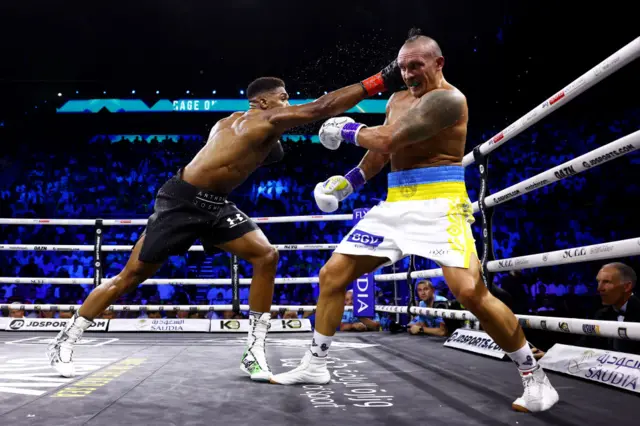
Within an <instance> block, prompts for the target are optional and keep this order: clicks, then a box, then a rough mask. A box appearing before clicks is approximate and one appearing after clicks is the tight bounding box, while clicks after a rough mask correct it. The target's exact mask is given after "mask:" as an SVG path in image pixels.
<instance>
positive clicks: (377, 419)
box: [0, 0, 640, 426]
mask: <svg viewBox="0 0 640 426" xmlns="http://www.w3.org/2000/svg"><path fill="white" fill-rule="evenodd" d="M632 10H635V9H634V8H632V2H622V1H609V2H605V3H598V4H593V5H589V4H587V3H586V2H585V1H582V2H574V1H569V2H563V1H553V2H552V1H538V2H529V1H487V2H479V1H458V2H444V1H441V2H436V1H431V0H423V1H418V0H405V1H401V2H392V1H368V2H361V1H352V2H348V1H342V2H333V1H329V2H320V3H317V4H313V3H311V2H294V1H268V2H267V1H259V0H236V1H186V0H185V1H168V0H158V1H155V2H151V1H144V2H142V1H140V2H108V3H102V2H99V3H94V2H82V3H81V2H78V3H75V2H44V1H33V2H26V1H22V2H19V1H4V2H2V3H1V4H0V35H1V37H2V42H1V47H0V49H1V56H0V93H1V95H2V97H1V100H0V147H1V149H0V170H1V173H0V330H2V331H0V424H7V425H33V424H38V425H40V424H55V425H84V424H87V425H103V424H104V425H107V424H109V425H114V424H131V423H133V422H136V423H137V424H144V425H210V424H224V423H229V424H264V425H272V424H280V423H284V422H301V423H304V424H313V425H320V424H322V425H327V424H335V425H343V424H353V425H361V424H367V425H374V424H375V425H378V424H379V425H383V424H384V425H387V424H394V425H397V426H400V425H409V424H416V423H424V424H429V425H445V424H446V425H487V426H488V425H492V426H493V425H550V424H552V425H563V426H564V425H584V426H586V425H589V426H590V425H602V424H612V423H615V424H617V425H637V424H638V419H637V409H636V408H637V403H638V396H640V342H639V341H640V325H638V324H637V323H638V322H640V300H638V298H637V296H636V294H637V287H636V280H637V278H636V277H637V276H636V273H637V272H638V271H640V261H639V258H638V255H639V254H640V226H639V225H638V213H637V212H638V211H639V209H640V207H638V206H637V205H634V204H633V203H634V202H636V201H637V200H639V199H640V156H638V154H637V152H636V150H637V149H638V148H640V133H639V131H640V102H639V99H640V88H639V87H640V77H639V76H640V61H639V60H638V59H637V58H638V56H640V38H639V36H640V31H639V28H640V26H639V25H638V21H637V14H636V13H634V12H632ZM413 27H416V28H420V29H421V30H422V32H423V34H425V35H428V36H430V37H432V38H433V39H435V40H436V41H437V42H438V43H439V45H440V47H441V49H442V54H443V56H444V58H445V65H444V69H443V73H444V76H445V78H446V79H447V81H448V82H449V83H451V84H453V85H454V86H455V87H457V88H458V89H459V90H460V91H461V92H463V93H464V94H465V96H466V98H467V101H468V106H469V123H468V133H467V141H466V148H465V154H466V157H465V161H464V163H463V164H464V165H465V167H466V168H465V183H466V187H467V191H468V194H469V198H470V201H472V202H477V201H478V200H479V198H482V200H483V203H480V204H478V203H476V204H474V209H475V210H474V215H475V219H476V221H475V223H474V224H473V225H472V230H473V235H474V238H475V242H476V247H477V250H478V255H479V257H480V258H481V259H482V261H483V266H484V270H485V272H486V274H485V279H486V280H487V286H488V287H489V288H490V290H491V292H492V293H493V294H495V295H496V296H497V297H498V298H500V299H501V300H502V301H503V302H505V303H506V304H507V305H508V306H509V307H510V308H511V310H512V311H513V312H514V313H515V314H516V315H517V317H518V319H519V322H520V325H521V326H522V328H523V330H524V332H525V336H526V338H527V341H528V342H529V343H530V345H531V346H532V347H533V353H534V354H536V358H538V363H539V364H540V365H541V366H542V367H543V368H544V369H545V371H546V372H547V375H548V377H549V380H550V381H551V383H552V384H553V385H554V386H555V388H556V390H557V391H558V393H559V395H560V401H559V402H558V403H557V404H556V405H555V406H554V407H553V408H551V409H550V410H548V411H545V412H542V413H536V414H532V413H519V412H516V411H514V410H512V409H511V406H510V404H511V402H512V401H513V400H514V399H515V398H517V397H518V396H519V395H521V392H522V381H521V379H520V376H519V374H518V372H517V369H516V368H515V367H514V363H513V362H511V361H510V359H509V357H508V356H507V354H506V353H505V351H503V350H502V349H501V348H500V347H499V346H498V345H497V344H496V343H495V342H494V341H493V340H492V339H491V337H489V335H488V334H487V333H485V332H484V331H483V328H482V326H480V324H479V321H478V320H477V318H476V317H475V316H474V315H473V314H472V313H471V312H469V311H468V310H465V309H466V308H465V306H464V305H463V304H461V303H459V301H457V300H456V297H455V295H454V294H453V293H452V292H451V291H450V290H449V288H448V286H447V283H446V282H445V280H444V278H443V276H442V272H441V270H440V269H439V266H438V264H436V263H435V262H433V261H432V260H429V259H425V258H421V257H417V256H411V257H406V258H404V259H402V260H400V261H398V262H396V263H395V264H393V265H391V266H386V267H383V268H380V269H378V270H377V271H375V273H374V274H372V275H370V276H369V277H365V278H366V279H364V281H361V282H360V284H358V283H356V282H354V283H353V285H350V286H349V288H350V289H354V299H353V306H351V305H350V304H349V303H347V305H346V307H345V315H344V317H343V323H342V324H341V326H340V331H338V332H337V334H336V337H335V338H334V341H333V344H332V346H331V349H330V352H329V361H328V368H329V371H330V372H331V379H332V380H331V382H329V383H328V384H323V385H298V386H276V385H270V384H265V383H257V382H254V381H251V380H250V378H249V377H247V375H246V374H244V373H243V372H241V371H240V369H239V368H238V367H239V365H240V360H241V358H242V356H243V347H244V345H245V342H246V340H247V337H246V336H247V332H249V306H248V303H249V290H250V286H249V285H247V284H249V282H250V279H251V277H252V274H253V268H252V266H251V264H250V263H248V262H245V261H243V260H241V259H240V260H238V259H237V258H236V257H235V256H231V255H230V254H228V253H219V254H214V255H209V254H207V253H205V252H203V251H202V250H201V243H200V242H197V243H196V246H194V247H192V249H191V250H190V251H189V252H187V253H185V254H184V255H181V256H172V257H170V258H169V260H168V261H167V262H165V263H164V265H163V266H162V267H161V269H160V270H159V271H158V272H157V273H156V274H155V275H154V277H153V278H152V280H151V281H149V282H147V283H144V284H143V285H141V286H139V287H138V288H137V289H134V290H132V291H130V292H128V293H126V294H124V295H122V296H121V297H120V298H119V299H118V300H117V301H116V302H115V303H114V305H112V306H111V308H109V310H107V311H106V312H104V313H103V314H101V315H100V316H99V317H97V318H96V319H95V320H94V322H95V324H94V325H93V326H92V328H90V329H89V330H88V332H87V334H86V335H84V336H83V337H82V339H81V340H79V341H78V344H77V347H76V351H75V353H74V358H73V359H74V362H75V363H76V375H75V376H74V377H71V378H67V377H62V376H60V375H59V374H58V373H56V371H55V370H54V369H53V368H52V367H51V366H50V365H49V362H48V360H47V356H46V354H45V351H46V348H47V345H49V344H50V343H51V342H52V339H54V338H55V337H56V335H57V333H58V331H60V330H62V329H63V328H64V327H65V325H66V324H67V323H68V322H69V321H71V320H70V318H71V317H72V315H73V313H74V312H75V311H77V310H78V309H79V307H80V305H82V304H83V303H84V300H85V299H86V298H87V296H88V295H89V293H90V292H91V291H92V290H93V289H94V288H95V287H96V286H97V285H99V284H100V282H102V281H104V280H105V279H107V278H110V277H113V276H115V275H117V274H118V273H120V271H121V270H122V269H123V268H124V266H125V264H126V263H127V260H128V259H129V256H130V252H131V247H132V246H133V244H135V242H136V241H137V240H138V239H139V238H140V236H141V233H142V231H143V230H144V229H145V224H146V220H147V219H148V218H149V216H150V215H151V214H152V213H153V209H154V202H155V197H156V194H157V193H158V190H159V189H160V187H161V186H162V185H163V183H164V182H165V181H167V180H168V179H169V178H171V177H172V176H174V175H175V174H176V172H177V171H178V169H180V168H181V167H184V166H185V165H186V164H188V163H189V161H191V159H192V158H193V156H194V155H195V154H196V153H197V152H198V151H199V150H200V149H201V148H202V146H203V145H204V144H205V143H206V142H207V137H208V135H209V132H210V130H211V128H212V127H213V126H214V125H215V123H216V122H217V121H218V120H220V119H222V118H224V117H226V116H228V115H229V114H230V113H232V112H235V111H245V110H246V109H247V108H248V101H247V98H246V93H245V92H246V90H247V85H248V84H249V83H250V82H251V81H253V80H254V79H256V78H258V77H261V76H275V77H279V78H282V79H283V80H284V81H285V83H286V90H287V92H288V93H289V96H290V102H291V103H292V104H296V103H306V102H312V101H313V100H315V99H317V98H318V97H320V96H322V95H324V94H326V93H327V92H331V91H334V90H336V89H339V88H341V87H344V86H347V85H350V84H353V83H357V82H359V81H361V80H363V79H365V78H367V77H369V76H371V75H373V74H375V73H377V72H378V71H380V70H381V69H382V68H384V67H385V66H386V65H387V64H389V63H390V62H391V61H392V60H394V59H395V58H396V56H397V54H398V51H399V49H400V47H401V46H402V45H403V43H404V41H405V39H406V38H407V36H408V33H409V30H410V29H411V28H413ZM389 96H390V93H386V92H385V93H380V94H375V95H373V96H371V97H370V98H368V99H366V100H364V101H362V102H361V103H360V104H358V105H357V106H356V107H354V108H352V109H351V110H349V111H347V112H346V113H344V114H340V115H347V116H349V117H351V118H353V119H354V120H356V121H358V122H362V123H365V124H366V125H368V126H378V125H382V124H383V122H384V120H385V107H386V103H387V100H388V99H389ZM323 122H324V120H319V121H318V122H315V123H314V124H309V125H304V126H300V127H296V128H293V129H291V130H290V131H287V132H286V133H285V134H284V135H283V136H282V138H281V141H282V145H283V147H284V151H285V155H284V158H283V160H282V161H280V162H278V163H275V164H272V165H267V166H264V167H261V168H259V169H258V170H256V172H254V173H253V174H252V175H251V176H250V177H249V178H248V179H247V181H246V182H245V183H243V184H242V185H241V186H240V187H239V188H237V189H236V190H235V191H234V192H233V193H232V194H231V195H230V196H229V199H230V200H231V201H233V202H235V203H236V205H237V206H238V208H239V209H240V210H242V211H243V212H245V213H246V214H247V215H249V216H250V217H251V218H253V219H254V221H255V222H256V223H257V224H258V225H259V226H260V228H261V229H262V230H263V232H264V233H265V235H266V236H267V237H268V239H269V241H270V242H271V244H273V245H274V246H276V248H277V249H278V251H279V261H278V265H277V275H276V281H275V291H274V297H273V307H272V313H271V328H270V332H269V335H268V337H267V340H266V348H267V352H266V354H267V359H268V361H269V364H270V366H271V369H272V371H273V372H274V373H281V372H284V371H287V370H290V369H291V368H294V367H296V366H297V365H298V362H299V360H300V358H301V357H302V356H303V355H304V353H305V352H306V351H307V348H308V347H309V344H310V343H311V338H312V336H313V330H314V327H315V321H316V314H315V307H316V304H317V301H318V297H319V294H320V288H321V286H320V285H319V283H318V278H317V277H318V276H319V274H320V270H321V268H322V267H323V265H324V264H325V263H326V262H327V261H328V260H329V258H330V257H331V255H332V251H333V249H334V248H335V247H336V245H337V244H338V243H340V242H341V241H342V240H343V238H345V237H346V236H347V234H348V233H349V231H350V230H351V228H352V227H353V226H354V224H355V223H357V221H358V220H360V219H361V217H362V216H364V215H365V214H366V213H367V211H368V209H371V208H372V207H374V206H375V205H376V204H378V203H380V202H381V201H382V200H385V198H386V195H387V174H388V173H389V172H390V167H389V165H387V166H386V167H385V169H384V170H383V171H382V172H380V173H379V174H378V175H377V176H376V177H375V178H373V179H370V180H369V181H368V182H367V183H366V185H365V186H364V187H363V188H362V189H361V190H359V191H358V192H357V193H354V194H352V195H351V196H349V197H348V198H347V199H345V200H344V201H342V202H341V203H340V206H339V208H338V210H337V211H335V212H333V213H323V212H322V211H321V210H319V208H318V207H317V205H316V202H315V201H314V194H313V193H314V188H315V186H316V184H317V183H318V182H323V181H325V180H326V179H328V178H329V177H331V176H334V175H344V174H345V173H346V172H347V171H349V170H350V169H352V168H353V167H355V166H357V165H358V163H359V162H360V160H361V159H362V157H363V155H364V153H365V150H364V149H363V148H360V147H357V146H353V145H348V144H346V143H345V144H343V146H341V147H340V148H339V149H338V150H335V151H333V150H328V149H326V148H325V147H323V146H322V144H321V143H320V141H319V137H318V131H319V129H320V126H321V125H322V123H323ZM483 144H484V145H483ZM481 145H482V146H483V148H482V149H480V151H478V152H479V153H481V154H482V155H481V156H480V157H478V158H477V159H474V154H473V151H474V148H475V147H478V146H481ZM579 157H580V158H579ZM578 158H579V159H578ZM480 165H484V167H483V170H485V171H486V172H487V173H486V175H485V174H484V173H483V174H481V173H480V167H479V166H480ZM527 179H531V181H528V183H527V184H523V185H520V186H518V184H520V183H521V182H523V181H525V180H527ZM482 182H484V183H485V185H486V193H484V194H483V193H481V191H480V190H481V183H482ZM505 190H506V191H505ZM493 194H497V195H496V196H494V195H493ZM365 217H366V216H365ZM483 217H484V218H485V220H483ZM399 220H400V219H399ZM483 226H484V227H485V228H486V229H485V231H486V232H485V233H483ZM110 246H111V247H110ZM612 262H621V263H623V264H625V265H627V267H628V268H626V269H625V270H626V271H628V270H631V271H632V272H633V271H635V272H633V274H631V275H629V274H628V273H627V274H625V275H624V276H622V275H620V276H618V277H617V278H616V279H617V281H615V280H614V281H615V282H610V283H608V284H607V283H605V282H604V281H603V280H602V279H598V278H597V277H598V274H599V271H601V269H602V268H603V266H604V265H606V264H609V263H612ZM422 271H426V272H422ZM390 274H395V275H390ZM620 274H622V273H620ZM236 278H237V279H236ZM425 279H426V280H428V281H429V282H430V283H431V284H432V288H433V292H431V293H430V294H429V295H427V296H425V294H426V293H423V292H422V290H418V289H417V287H420V282H423V281H424V280H425ZM363 283H364V284H363ZM359 285H364V286H365V287H367V289H366V291H365V290H362V289H361V288H359V287H358V286H359ZM607 286H608V287H607ZM616 292H617V293H616ZM634 292H635V294H634ZM359 293H362V295H360V294H359ZM365 293H366V294H365ZM611 294H614V295H615V294H617V295H619V298H618V299H616V302H615V303H613V302H611V300H612V299H611V298H610V295H611ZM363 300H364V301H366V302H367V303H369V304H370V305H371V306H373V305H375V312H373V313H369V314H367V315H363V316H361V317H358V316H357V315H354V314H353V312H354V311H356V310H358V309H359V308H358V307H359V306H362V305H361V304H360V303H362V301H363ZM621 300H622V301H624V304H622V303H618V302H619V301H621ZM371 310H372V311H373V309H371ZM349 313H351V315H349ZM425 321H426V322H427V323H425ZM363 324H364V325H363ZM367 324H369V325H367ZM370 324H374V325H373V326H370ZM420 324H422V325H423V326H425V328H427V329H429V330H433V329H438V330H442V333H432V332H425V331H423V330H422V329H421V328H420V327H421V326H420ZM429 324H436V325H435V326H429ZM358 325H359V326H358ZM360 326H362V327H360ZM430 327H431V328H430ZM433 327H435V328H433ZM438 327H439V328H438ZM360 330H364V331H360ZM435 334H438V335H435Z"/></svg>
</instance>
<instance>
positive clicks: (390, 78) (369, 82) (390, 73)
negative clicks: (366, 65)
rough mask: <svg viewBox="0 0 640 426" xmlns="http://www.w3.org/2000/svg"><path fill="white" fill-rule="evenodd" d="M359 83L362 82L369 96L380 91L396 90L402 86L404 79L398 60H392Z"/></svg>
mask: <svg viewBox="0 0 640 426" xmlns="http://www.w3.org/2000/svg"><path fill="white" fill-rule="evenodd" d="M360 84H362V87H364V90H366V92H367V94H368V95H369V96H373V95H375V94H376V93H380V92H386V91H390V92H397V91H398V90H401V89H402V88H403V87H404V80H403V79H402V73H401V72H400V67H399V66H398V61H397V60H394V61H393V62H391V63H390V64H389V65H387V66H386V67H384V68H383V69H382V71H380V72H379V73H378V74H375V75H372V76H371V77H369V78H367V79H366V80H362V81H361V82H360Z"/></svg>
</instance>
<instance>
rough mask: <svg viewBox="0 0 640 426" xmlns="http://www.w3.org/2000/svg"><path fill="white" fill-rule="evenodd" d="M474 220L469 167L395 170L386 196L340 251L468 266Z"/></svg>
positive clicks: (443, 264)
mask: <svg viewBox="0 0 640 426" xmlns="http://www.w3.org/2000/svg"><path fill="white" fill-rule="evenodd" d="M473 222H475V219H474V217H473V210H472V207H471V202H470V201H469V196H468V195H467V189H466V186H465V183H464V167H462V166H440V167H424V168H419V169H411V170H402V171H397V172H391V173H389V175H388V192H387V199H386V201H383V202H381V203H380V204H378V205H377V206H375V207H373V208H372V209H371V210H370V211H369V212H367V214H366V215H365V216H364V218H363V219H362V220H360V221H359V222H358V224H357V225H356V226H355V227H354V228H353V229H352V230H351V231H350V232H349V233H348V234H347V235H346V236H345V237H344V239H343V240H342V242H341V243H340V244H339V245H338V247H337V248H336V250H335V252H336V253H342V254H349V255H364V256H375V257H386V258H389V262H386V263H384V264H383V266H388V265H392V264H394V263H395V262H397V261H398V260H400V259H402V258H404V257H406V256H409V255H416V256H420V257H425V258H428V259H431V260H433V261H435V262H436V263H438V264H439V265H441V266H452V267H459V268H468V267H469V263H470V258H471V254H476V256H477V251H476V246H475V239H474V238H473V235H472V233H471V224H472V223H473Z"/></svg>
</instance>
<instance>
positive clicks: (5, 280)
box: [0, 277, 319, 285]
mask: <svg viewBox="0 0 640 426" xmlns="http://www.w3.org/2000/svg"><path fill="white" fill-rule="evenodd" d="M108 279H109V278H103V279H102V281H101V283H104V282H105V281H107V280H108ZM318 282H319V278H318V277H297V278H290V277H284V278H276V280H275V284H314V283H318ZM0 284H93V278H35V277H32V278H18V277H16V278H13V277H0ZM166 284H183V285H225V284H226V285H231V278H157V279H150V280H146V281H144V282H143V283H141V284H140V285H166ZM249 284H251V278H240V285H249Z"/></svg>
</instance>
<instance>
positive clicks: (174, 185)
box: [160, 170, 227, 210]
mask: <svg viewBox="0 0 640 426" xmlns="http://www.w3.org/2000/svg"><path fill="white" fill-rule="evenodd" d="M160 191H161V192H163V193H164V194H166V195H169V196H171V197H175V198H178V199H181V200H185V201H189V202H192V203H194V204H195V205H198V206H199V205H201V204H205V205H206V206H214V205H219V206H223V205H224V204H225V203H226V201H227V196H226V195H219V194H215V193H213V192H210V191H204V190H202V189H200V188H198V187H196V186H193V185H191V184H190V183H189V182H186V181H184V180H182V170H178V173H177V174H175V175H174V176H172V177H171V179H169V180H168V181H167V182H166V183H165V184H164V185H162V188H160ZM206 210H210V209H209V208H206Z"/></svg>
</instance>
